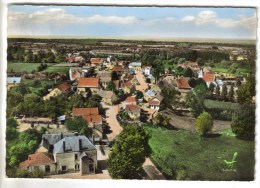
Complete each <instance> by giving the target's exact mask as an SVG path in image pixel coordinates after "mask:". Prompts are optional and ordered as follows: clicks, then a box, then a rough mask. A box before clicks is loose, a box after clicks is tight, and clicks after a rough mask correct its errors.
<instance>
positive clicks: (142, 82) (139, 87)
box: [135, 71, 148, 93]
mask: <svg viewBox="0 0 260 188" xmlns="http://www.w3.org/2000/svg"><path fill="white" fill-rule="evenodd" d="M135 73H136V78H137V80H138V82H139V83H140V85H136V90H139V91H142V92H143V93H144V92H145V90H146V89H147V88H148V84H147V83H146V81H145V79H144V75H143V73H142V71H135Z"/></svg>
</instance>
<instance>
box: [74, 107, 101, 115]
mask: <svg viewBox="0 0 260 188" xmlns="http://www.w3.org/2000/svg"><path fill="white" fill-rule="evenodd" d="M72 115H73V116H88V115H99V112H98V108H73V109H72Z"/></svg>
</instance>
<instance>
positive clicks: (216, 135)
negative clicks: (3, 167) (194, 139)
mask: <svg viewBox="0 0 260 188" xmlns="http://www.w3.org/2000/svg"><path fill="white" fill-rule="evenodd" d="M220 136H221V134H219V133H208V134H206V135H203V136H202V137H204V138H218V137H220Z"/></svg>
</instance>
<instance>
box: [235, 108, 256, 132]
mask: <svg viewBox="0 0 260 188" xmlns="http://www.w3.org/2000/svg"><path fill="white" fill-rule="evenodd" d="M231 128H232V131H233V133H235V134H236V135H237V136H238V137H253V135H254V133H255V105H253V104H244V105H242V106H241V107H240V109H239V110H238V112H237V114H235V115H234V116H233V117H232V122H231Z"/></svg>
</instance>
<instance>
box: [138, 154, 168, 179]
mask: <svg viewBox="0 0 260 188" xmlns="http://www.w3.org/2000/svg"><path fill="white" fill-rule="evenodd" d="M143 169H144V171H145V172H146V174H147V176H148V177H149V178H150V179H151V180H166V178H165V177H164V175H163V174H162V173H161V172H160V171H159V170H158V169H157V167H156V166H155V165H154V164H153V162H152V161H151V159H150V158H146V159H145V162H144V164H143Z"/></svg>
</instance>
